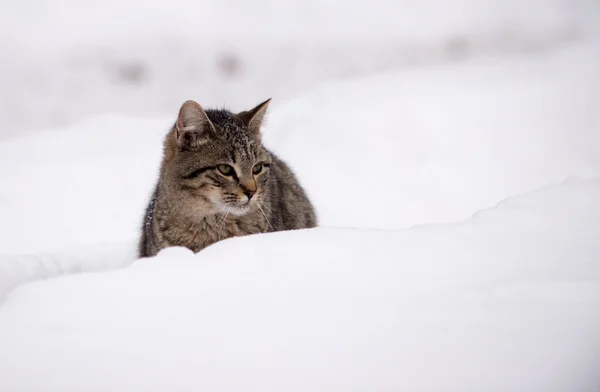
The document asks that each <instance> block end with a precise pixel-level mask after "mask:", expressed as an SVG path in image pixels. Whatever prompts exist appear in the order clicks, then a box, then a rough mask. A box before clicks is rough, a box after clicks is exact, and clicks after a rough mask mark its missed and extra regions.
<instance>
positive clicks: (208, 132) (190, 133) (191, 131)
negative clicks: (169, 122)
mask: <svg viewBox="0 0 600 392" xmlns="http://www.w3.org/2000/svg"><path fill="white" fill-rule="evenodd" d="M175 129H176V135H177V144H178V145H179V146H180V147H197V146H200V145H202V144H204V143H206V142H207V141H208V139H209V138H210V137H211V136H213V135H214V134H215V127H214V125H213V124H212V122H211V121H210V120H209V118H208V116H207V115H206V112H205V111H204V109H202V106H200V105H198V104H197V103H196V102H194V101H186V102H185V103H184V104H183V105H181V109H179V116H177V122H176V123H175Z"/></svg>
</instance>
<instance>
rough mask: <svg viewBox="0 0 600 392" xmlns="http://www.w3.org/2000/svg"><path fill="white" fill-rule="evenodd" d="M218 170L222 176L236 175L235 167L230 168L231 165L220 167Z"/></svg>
mask: <svg viewBox="0 0 600 392" xmlns="http://www.w3.org/2000/svg"><path fill="white" fill-rule="evenodd" d="M217 169H218V170H219V171H220V172H221V174H222V175H224V176H232V175H233V173H234V170H233V167H231V166H229V165H218V166H217Z"/></svg>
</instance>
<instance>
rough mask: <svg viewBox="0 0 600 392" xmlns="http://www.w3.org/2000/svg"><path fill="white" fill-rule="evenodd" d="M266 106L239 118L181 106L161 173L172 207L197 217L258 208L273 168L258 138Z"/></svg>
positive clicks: (191, 103) (193, 104)
mask: <svg viewBox="0 0 600 392" xmlns="http://www.w3.org/2000/svg"><path fill="white" fill-rule="evenodd" d="M269 101H270V100H267V101H265V102H263V103H261V104H260V105H258V106H256V107H255V108H254V109H251V110H249V111H244V112H241V113H237V114H234V113H231V112H229V111H227V110H206V111H205V110H204V109H203V108H202V107H201V106H200V105H198V104H197V103H196V102H194V101H187V102H185V103H184V104H183V106H182V107H181V109H180V110H179V116H178V118H177V121H176V123H175V125H174V126H173V129H172V130H171V132H170V133H169V134H168V135H167V138H166V140H165V157H164V160H163V167H162V174H161V181H162V182H165V183H166V184H164V185H166V187H167V189H168V192H169V193H171V195H172V197H173V198H174V199H175V200H173V203H180V204H181V205H182V207H183V208H185V209H186V212H189V213H191V214H198V215H209V214H216V213H220V214H233V215H238V216H241V215H245V214H247V213H249V212H251V211H253V210H255V209H257V208H259V207H260V203H261V201H262V200H263V198H264V196H265V190H266V189H267V182H268V180H269V174H270V168H271V164H272V157H271V156H270V154H269V153H268V152H267V151H266V150H265V149H264V148H263V146H262V143H261V137H260V127H261V124H262V121H263V118H264V115H265V112H266V110H267V106H268V105H269Z"/></svg>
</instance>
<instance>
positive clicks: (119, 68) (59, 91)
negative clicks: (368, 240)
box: [0, 0, 600, 138]
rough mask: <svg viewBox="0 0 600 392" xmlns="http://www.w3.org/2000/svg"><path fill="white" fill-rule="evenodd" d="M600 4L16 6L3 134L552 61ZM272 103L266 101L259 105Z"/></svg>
mask: <svg viewBox="0 0 600 392" xmlns="http://www.w3.org/2000/svg"><path fill="white" fill-rule="evenodd" d="M599 16H600V7H598V3H597V1H596V0H569V1H559V0H503V1H500V0H419V1H414V0H370V1H356V0H355V1H347V2H345V3H344V6H343V7H341V6H339V3H338V2H337V1H333V0H286V1H273V0H252V1H246V0H237V1H234V0H171V1H164V2H158V1H152V2H142V3H141V2H140V1H139V0H104V1H101V2H98V1H94V0H61V1H55V0H26V1H23V0H4V1H3V3H2V11H1V12H0V51H1V53H2V54H3V55H2V61H1V62H0V86H2V88H1V89H0V138H6V137H15V136H17V135H19V134H20V133H22V132H26V131H27V130H30V129H32V128H35V129H40V128H47V127H49V126H52V127H53V126H66V125H69V124H72V123H73V122H75V121H79V120H83V119H85V118H87V117H88V116H90V115H95V114H103V113H107V112H109V113H129V114H131V113H139V114H154V113H162V114H165V115H169V114H171V113H172V112H174V111H176V110H177V109H178V105H180V104H181V103H182V102H184V101H185V100H187V99H189V98H190V97H196V99H198V100H200V101H202V102H204V103H205V104H207V105H219V106H220V105H224V104H225V105H229V106H231V105H233V106H241V105H244V106H245V105H248V103H247V102H249V101H254V100H256V99H265V98H267V97H269V96H273V97H275V98H277V99H279V100H281V99H282V98H291V97H294V96H295V95H296V94H297V93H299V92H301V91H303V90H305V89H306V88H310V87H313V86H316V85H317V84H319V83H322V82H324V81H328V80H331V79H335V78H348V77H359V76H365V75H369V74H372V73H374V72H380V71H382V70H393V69H397V68H399V67H404V66H414V65H423V64H425V65H427V64H439V63H443V62H446V61H460V60H463V59H465V58H469V57H471V56H481V55H483V56H486V55H501V56H506V55H507V54H515V53H529V52H546V51H551V50H554V49H556V48H558V47H561V46H564V45H567V44H569V43H572V42H575V41H578V40H585V39H587V38H588V37H589V34H590V31H593V30H594V29H597V26H598V23H597V20H598V17H599ZM259 97H260V98H259Z"/></svg>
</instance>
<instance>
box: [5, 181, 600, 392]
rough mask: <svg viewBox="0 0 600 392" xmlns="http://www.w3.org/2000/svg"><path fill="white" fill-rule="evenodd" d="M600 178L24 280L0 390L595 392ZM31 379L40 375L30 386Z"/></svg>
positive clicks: (14, 304)
mask: <svg viewBox="0 0 600 392" xmlns="http://www.w3.org/2000/svg"><path fill="white" fill-rule="evenodd" d="M599 198H600V179H598V178H596V179H594V180H569V181H565V182H562V183H559V184H556V185H553V186H549V187H545V188H544V189H541V190H539V191H537V192H534V193H532V194H528V195H525V196H521V197H517V198H513V199H509V200H506V201H504V202H502V203H500V204H499V205H498V206H496V207H494V208H492V209H489V210H484V211H481V212H479V213H478V214H476V216H474V217H473V218H471V219H469V220H466V221H463V222H459V223H454V224H445V225H440V224H434V225H428V226H424V227H416V228H413V229H409V230H387V231H386V230H369V229H342V228H339V229H333V228H319V229H315V230H305V231H297V232H286V233H276V234H268V235H257V236H253V237H243V238H236V239H231V240H226V241H223V242H220V243H217V244H216V245H215V246H212V247H209V248H207V249H206V250H205V251H203V252H201V253H198V254H197V255H193V254H192V252H190V251H188V250H186V249H183V248H172V249H167V250H166V251H164V252H162V253H161V254H159V255H158V256H157V257H155V258H153V259H146V260H140V261H137V262H136V263H134V264H133V265H132V266H131V267H129V268H125V269H120V270H117V271H114V272H105V273H101V274H98V273H94V274H82V275H72V276H66V277H63V278H57V279H50V280H46V281H43V282H38V283H35V284H29V285H25V286H22V287H21V288H19V289H17V290H16V291H14V292H13V294H12V295H11V296H10V299H9V301H7V302H6V303H5V304H4V305H3V307H2V311H1V312H0V345H1V346H2V347H3V352H5V353H10V355H0V368H2V369H6V372H4V374H3V377H2V381H1V382H0V383H1V385H2V386H3V388H2V389H3V390H11V391H17V390H20V391H29V390H31V391H33V390H35V391H68V390H81V389H85V390H88V391H106V390H125V389H126V390H152V391H171V390H181V391H187V390H189V391H194V390H212V391H239V390H260V391H282V390H287V391H306V390H347V391H366V390H368V391H385V390H394V391H442V392H443V391H456V390H461V391H482V390H485V391H508V390H510V391H527V392H536V391H539V392H553V391H590V392H591V391H595V390H598V387H600V379H598V377H597V375H598V372H599V371H600V360H599V359H598V356H597V353H598V349H600V341H599V340H598V337H599V336H598V330H599V328H600V265H598V260H599V258H600V243H599V242H598V241H597V238H598V235H599V234H600V210H599V209H598V208H597V200H598V199H599ZM32 374H35V377H32Z"/></svg>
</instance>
